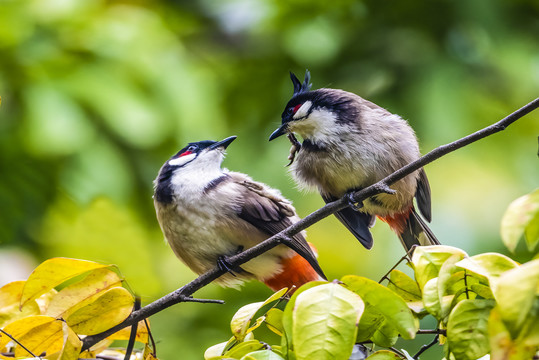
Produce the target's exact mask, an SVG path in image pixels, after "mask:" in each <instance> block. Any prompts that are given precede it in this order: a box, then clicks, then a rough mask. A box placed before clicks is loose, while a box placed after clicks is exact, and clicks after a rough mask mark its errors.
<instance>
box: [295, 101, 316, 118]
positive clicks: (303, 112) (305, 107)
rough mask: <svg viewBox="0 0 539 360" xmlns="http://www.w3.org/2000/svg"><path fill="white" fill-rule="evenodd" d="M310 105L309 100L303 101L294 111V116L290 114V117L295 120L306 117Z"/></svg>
mask: <svg viewBox="0 0 539 360" xmlns="http://www.w3.org/2000/svg"><path fill="white" fill-rule="evenodd" d="M312 105H313V103H312V102H310V101H309V100H307V101H305V102H304V103H303V105H301V107H300V108H299V109H298V111H296V113H295V114H294V116H292V119H294V120H297V119H301V118H303V117H306V116H307V114H308V113H309V110H310V109H311V106H312Z"/></svg>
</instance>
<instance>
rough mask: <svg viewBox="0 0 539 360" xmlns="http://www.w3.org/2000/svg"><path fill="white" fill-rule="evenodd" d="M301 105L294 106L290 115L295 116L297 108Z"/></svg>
mask: <svg viewBox="0 0 539 360" xmlns="http://www.w3.org/2000/svg"><path fill="white" fill-rule="evenodd" d="M301 105H303V104H297V105H296V106H294V107H293V108H291V109H292V114H295V113H297V112H298V110H299V108H300V107H301Z"/></svg>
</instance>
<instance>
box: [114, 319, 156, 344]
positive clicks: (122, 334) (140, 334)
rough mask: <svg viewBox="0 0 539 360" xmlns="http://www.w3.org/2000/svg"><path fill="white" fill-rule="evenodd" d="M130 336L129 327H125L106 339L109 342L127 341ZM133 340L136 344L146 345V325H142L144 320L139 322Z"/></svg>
mask: <svg viewBox="0 0 539 360" xmlns="http://www.w3.org/2000/svg"><path fill="white" fill-rule="evenodd" d="M130 336H131V326H128V327H125V328H123V329H122V330H120V331H118V332H115V333H114V334H112V335H111V336H109V337H108V338H107V339H110V340H129V337H130ZM135 340H136V341H138V342H141V343H143V344H147V343H148V328H147V327H146V324H145V323H144V320H142V321H139V323H138V326H137V336H136V337H135Z"/></svg>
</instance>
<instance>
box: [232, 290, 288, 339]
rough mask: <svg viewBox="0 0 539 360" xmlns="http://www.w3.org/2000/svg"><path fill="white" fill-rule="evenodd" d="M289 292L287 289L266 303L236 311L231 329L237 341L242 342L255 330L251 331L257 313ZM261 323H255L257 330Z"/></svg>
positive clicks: (272, 296)
mask: <svg viewBox="0 0 539 360" xmlns="http://www.w3.org/2000/svg"><path fill="white" fill-rule="evenodd" d="M287 290H288V289H286V288H284V289H281V290H279V291H277V292H276V293H274V294H272V295H271V296H270V297H269V298H267V299H266V300H265V301H261V302H256V303H252V304H247V305H245V306H242V307H241V308H240V309H239V310H238V311H236V313H235V314H234V316H233V317H232V320H231V321H230V329H231V330H232V334H234V336H235V337H236V339H238V340H239V341H242V340H243V339H244V338H245V335H246V334H247V333H248V332H250V331H252V330H254V329H250V328H251V321H252V320H253V317H254V316H255V315H256V313H257V311H258V310H260V309H261V308H262V307H264V306H265V305H268V304H269V303H271V302H273V301H276V300H278V299H280V298H281V297H282V296H283V295H284V294H285V293H286V291H287ZM261 323H262V322H261V321H260V322H257V323H255V328H256V327H258V326H260V324H261ZM249 330H250V331H249Z"/></svg>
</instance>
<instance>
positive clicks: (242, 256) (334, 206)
mask: <svg viewBox="0 0 539 360" xmlns="http://www.w3.org/2000/svg"><path fill="white" fill-rule="evenodd" d="M537 107H539V98H537V99H535V100H533V101H532V102H530V103H528V104H527V105H525V106H523V107H522V108H520V109H518V110H517V111H515V112H513V113H512V114H510V115H508V116H506V117H505V118H503V119H502V120H500V121H498V122H496V123H494V124H492V125H490V126H488V127H486V128H483V129H481V130H479V131H477V132H475V133H473V134H470V135H468V136H465V137H463V138H461V139H459V140H456V141H454V142H451V143H449V144H446V145H442V146H440V147H437V148H436V149H434V150H432V151H430V152H429V153H427V154H425V155H424V156H422V157H421V158H419V159H418V160H416V161H414V162H412V163H410V164H408V165H406V166H404V167H402V168H401V169H399V170H397V171H395V172H394V173H392V174H390V175H388V176H387V177H385V178H384V179H382V180H380V181H379V182H377V183H375V184H373V185H370V186H368V187H366V188H364V189H362V190H359V191H357V192H356V193H355V194H353V200H354V202H356V203H359V202H362V201H363V200H365V199H367V198H369V197H371V196H373V195H376V194H379V193H381V192H386V191H387V189H388V187H389V185H391V184H393V183H395V182H396V181H398V180H400V179H402V178H404V177H405V176H407V175H409V174H411V173H413V172H414V171H416V170H418V169H420V168H422V167H423V166H425V165H427V164H429V163H431V162H433V161H434V160H437V159H439V158H440V157H442V156H444V155H446V154H449V153H451V152H453V151H455V150H458V149H460V148H462V147H464V146H466V145H469V144H471V143H473V142H475V141H478V140H480V139H483V138H485V137H487V136H490V135H492V134H495V133H497V132H499V131H502V130H504V129H506V128H507V126H509V125H511V124H512V123H513V122H515V121H516V120H518V119H520V118H521V117H523V116H524V115H526V114H528V113H530V112H532V111H533V110H535V109H537ZM347 206H350V203H349V198H348V196H344V197H342V198H341V199H339V200H336V201H333V202H331V203H328V204H326V205H325V206H323V207H322V208H320V209H318V210H316V211H314V212H313V213H311V214H309V215H307V216H306V217H305V218H303V219H301V220H300V221H298V222H296V223H294V224H292V225H291V226H289V227H288V228H286V229H285V230H283V231H281V232H280V233H278V234H275V235H273V236H271V237H270V238H268V239H266V240H264V241H263V242H261V243H259V244H257V245H255V246H253V247H251V248H249V249H247V250H245V251H243V252H241V253H239V254H236V255H233V256H231V257H229V258H228V259H227V260H228V262H229V263H230V264H231V265H232V266H240V265H241V264H243V263H245V262H247V261H249V260H251V259H253V258H254V257H256V256H259V255H261V254H263V253H265V252H266V251H268V250H270V249H272V248H274V247H275V246H277V245H279V244H282V243H284V242H285V240H284V239H286V238H287V237H291V236H294V235H295V234H297V233H299V232H300V231H302V230H305V229H306V228H308V227H309V226H311V225H313V224H315V223H317V222H319V221H320V220H322V219H324V218H326V217H328V216H329V215H331V214H333V213H335V212H337V211H339V210H342V209H344V208H345V207H347ZM224 273H225V271H223V270H221V269H219V268H217V267H216V268H214V269H212V270H210V271H208V272H206V273H204V274H202V275H200V276H199V277H197V278H196V279H194V280H193V281H191V282H190V283H188V284H186V285H184V286H183V287H181V288H180V289H178V290H176V291H174V292H172V293H170V294H167V295H165V296H163V297H162V298H160V299H158V300H156V301H154V302H153V303H151V304H148V305H146V306H145V307H143V308H141V309H140V310H138V311H134V312H133V313H131V315H130V316H129V317H128V318H127V319H126V320H124V321H123V322H122V323H121V324H119V325H117V326H115V327H113V328H111V329H109V330H107V331H105V332H103V333H101V334H96V335H91V336H87V337H86V338H85V339H84V344H83V347H82V349H83V350H86V349H88V348H89V347H90V346H92V345H94V344H96V343H97V342H99V341H101V340H103V339H104V338H106V337H107V336H109V335H112V334H114V333H115V332H117V331H119V330H121V329H123V328H124V327H126V326H130V325H132V324H133V323H135V322H138V321H140V320H142V319H145V318H147V317H149V316H151V315H153V314H155V313H157V312H159V311H162V310H164V309H166V308H168V307H170V306H172V305H174V304H177V303H179V302H185V301H188V300H186V299H187V298H189V297H190V296H191V295H192V294H193V293H194V292H195V291H197V290H199V289H201V288H202V287H204V286H206V285H208V284H209V283H211V282H212V281H213V280H215V279H217V278H218V277H220V276H221V275H223V274H224Z"/></svg>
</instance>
